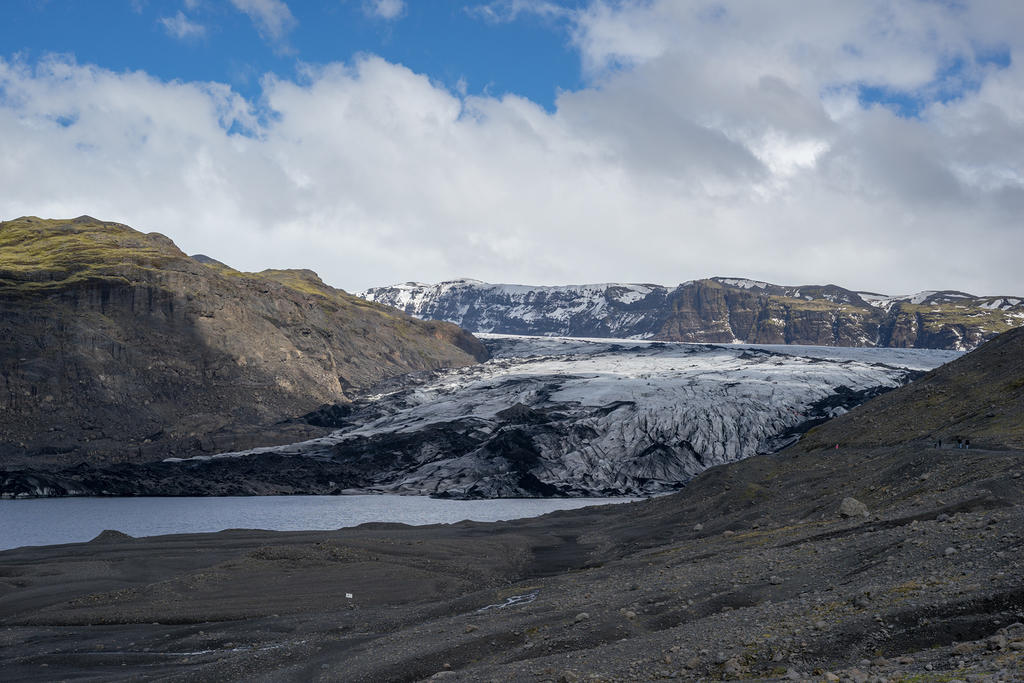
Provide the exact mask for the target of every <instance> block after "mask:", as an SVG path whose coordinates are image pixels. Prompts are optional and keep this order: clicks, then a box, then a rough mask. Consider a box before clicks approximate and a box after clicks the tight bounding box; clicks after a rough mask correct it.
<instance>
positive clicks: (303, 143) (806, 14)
mask: <svg viewBox="0 0 1024 683" xmlns="http://www.w3.org/2000/svg"><path fill="white" fill-rule="evenodd" d="M718 6H720V7H721V8H722V11H716V12H709V11H707V10H706V9H702V7H701V6H698V5H696V4H693V3H677V2H643V3H641V2H623V3H617V4H614V5H612V4H607V3H604V4H602V3H597V4H593V5H590V6H588V7H585V8H584V9H583V10H582V11H580V12H579V13H577V14H575V15H574V16H573V18H572V27H571V30H572V33H571V36H572V40H573V41H575V45H577V47H578V49H579V50H580V55H581V60H582V62H583V63H584V64H586V65H588V67H587V68H588V74H589V77H590V78H591V79H592V80H591V85H589V86H588V87H586V88H583V89H581V90H579V91H576V92H566V93H563V94H562V95H561V96H560V97H559V99H558V101H557V107H556V110H555V111H554V112H548V111H545V110H544V109H543V108H542V107H540V106H538V105H537V104H535V103H533V102H530V101H528V100H526V99H523V98H519V97H515V96H505V97H503V98H493V97H486V96H467V95H465V94H463V93H459V92H452V91H449V90H446V89H445V88H443V87H441V86H439V85H437V84H436V83H435V82H432V81H431V80H430V79H429V78H428V77H427V76H426V75H421V74H416V73H413V72H412V71H410V70H409V69H407V68H404V67H402V66H398V65H395V64H391V63H388V62H386V61H384V60H382V59H380V58H376V57H372V56H368V57H364V58H360V59H358V60H356V61H355V62H353V63H351V64H329V65H324V66H321V67H309V68H307V69H306V71H305V73H304V74H302V77H301V78H300V79H298V80H296V81H293V80H287V79H281V78H275V77H269V76H268V77H265V78H264V80H263V82H262V92H261V94H260V97H259V98H258V99H256V100H253V101H246V100H245V99H243V98H242V97H240V96H239V95H238V94H237V93H234V92H233V91H232V90H231V89H230V88H229V87H228V86H225V85H219V84H202V83H180V82H163V81H160V80H158V79H155V78H152V77H149V76H147V75H146V74H141V73H115V72H111V71H106V70H103V69H99V68H95V67H90V66H82V65H77V64H75V63H73V62H67V61H64V60H60V59H51V60H47V61H44V62H43V63H41V64H39V65H35V66H30V65H26V64H23V63H19V62H3V61H0V92H3V93H4V97H3V99H0V186H2V187H3V188H4V192H3V193H0V216H2V217H4V218H10V217H14V216H18V215H22V214H36V215H45V216H75V215H79V214H82V213H88V214H91V215H95V216H98V217H102V218H106V219H111V220H119V221H122V222H125V223H128V224H130V225H134V226H136V227H137V228H139V229H142V230H156V231H160V232H164V233H166V234H168V235H169V236H171V237H172V238H174V239H175V240H176V241H177V242H178V243H179V244H180V245H181V246H182V248H183V249H185V250H186V251H188V252H190V253H192V252H203V253H206V254H209V255H211V256H213V257H215V258H218V259H221V260H223V261H225V262H227V263H230V264H232V265H234V266H236V267H240V268H245V269H262V268H266V267H311V268H313V269H315V270H317V271H319V272H320V273H321V274H322V275H323V276H324V278H325V279H326V280H327V281H328V282H331V283H332V284H335V285H337V286H341V287H345V288H347V289H361V288H363V287H366V286H370V285H376V284H387V283H391V282H400V281H407V280H424V281H436V280H439V279H443V278H449V277H455V276H460V275H466V276H474V277H479V278H481V279H486V280H491V281H505V282H509V281H511V282H527V283H538V284H555V283H568V282H587V281H590V282H594V281H608V280H627V281H646V282H661V283H666V284H672V283H676V282H679V281H682V280H687V279H690V278H695V277H703V276H709V275H731V276H747V277H754V278H757V279H762V280H768V281H773V282H779V283H783V284H804V283H812V282H817V283H823V282H834V283H836V284H840V285H845V286H849V287H855V288H861V289H871V290H876V291H883V292H889V293H906V292H913V291H918V290H922V289H938V288H956V289H963V290H966V291H973V292H976V293H979V294H989V293H991V294H1024V291H1022V288H1024V285H1022V283H1021V281H1020V279H1019V275H1017V273H1018V272H1019V263H1018V262H1019V258H1020V254H1021V253H1024V229H1022V228H1021V225H1020V216H1021V215H1022V212H1024V160H1022V158H1021V155H1020V154H1019V150H1020V149H1022V148H1024V95H1022V93H1024V63H1022V62H1021V60H1020V59H1019V58H1018V56H1019V55H1020V54H1021V52H1020V50H1021V48H1022V47H1024V45H1022V43H1024V31H1021V30H1019V29H1020V28H1021V27H1022V26H1024V5H1017V4H1016V3H1007V4H1004V5H997V4H996V3H995V2H992V3H985V4H983V5H975V4H973V3H972V4H971V5H967V6H965V7H964V8H963V9H960V10H950V9H949V8H948V7H947V6H944V5H941V4H938V3H915V4H914V5H912V6H911V5H908V4H903V3H900V4H893V3H870V4H869V3H848V2H845V0H836V1H835V2H826V0H820V2H819V3H813V4H811V5H807V4H806V3H784V2H780V3H773V4H772V5H771V7H766V6H764V5H763V4H762V3H748V2H723V3H719V4H718ZM819 6H820V9H819ZM894 7H895V8H896V9H893V8H894ZM908 7H918V8H919V11H918V12H916V13H914V12H909V11H907V9H906V8H908ZM1018 8H1020V9H1018ZM897 10H898V11H897ZM978 45H1001V46H1005V50H1008V51H1009V53H1010V55H1011V59H1010V61H1009V64H1008V65H1006V66H1005V68H1002V67H1000V66H996V65H992V64H985V63H984V60H980V61H979V60H975V59H974V58H973V56H972V55H973V54H974V52H973V51H974V50H975V49H976V46H978ZM950 55H962V56H963V57H964V58H965V59H966V60H967V62H968V63H969V66H970V68H972V69H977V70H978V71H979V73H980V74H981V75H980V77H979V79H978V81H977V85H976V87H972V88H970V89H966V90H964V91H963V92H962V93H961V94H960V96H959V97H957V98H954V99H951V100H948V101H945V102H942V101H933V100H927V99H926V101H923V103H922V108H921V112H920V116H919V117H918V118H900V117H898V116H896V115H895V114H894V113H893V112H892V111H891V110H889V109H887V108H886V107H885V106H880V105H878V106H866V105H865V104H863V103H862V102H861V101H860V100H859V99H858V87H859V86H860V84H863V83H868V84H874V85H878V86H888V87H891V88H898V89H910V90H911V91H915V92H916V90H914V89H921V91H922V92H925V91H927V92H931V91H928V90H927V89H928V87H929V84H930V83H932V81H933V80H934V79H935V75H936V73H937V72H938V71H940V70H941V68H942V64H944V63H946V61H944V60H948V58H949V57H950ZM239 128H241V129H243V130H248V131H251V134H249V135H245V136H243V135H239V134H237V133H235V132H230V133H229V132H228V131H229V130H231V131H236V130H238V129H239Z"/></svg>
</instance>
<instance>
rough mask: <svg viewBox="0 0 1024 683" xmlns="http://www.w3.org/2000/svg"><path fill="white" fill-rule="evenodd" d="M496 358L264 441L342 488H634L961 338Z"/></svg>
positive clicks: (892, 380) (715, 461) (548, 348)
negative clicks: (289, 436) (318, 431)
mask: <svg viewBox="0 0 1024 683" xmlns="http://www.w3.org/2000/svg"><path fill="white" fill-rule="evenodd" d="M481 338H482V340H483V341H484V342H485V344H486V345H487V346H488V348H489V350H490V351H491V355H492V358H491V359H490V360H489V361H487V362H485V363H482V364H480V365H476V366H471V367H467V368H460V369H457V370H448V371H439V372H431V373H419V374H414V375H410V376H406V377H404V378H401V379H398V380H393V381H391V382H390V383H388V384H386V385H383V386H382V387H380V388H379V390H377V391H376V392H375V393H373V394H371V395H367V396H364V397H362V398H360V399H358V400H356V401H355V402H354V403H353V404H351V405H349V406H345V408H344V410H343V411H341V413H343V416H342V417H341V418H340V420H339V422H338V424H337V429H336V430H335V431H333V432H332V433H331V434H329V435H328V436H325V437H321V438H318V439H313V440H310V441H304V442H301V443H295V444H290V445H287V446H278V447H271V448H259V449H252V450H247V451H238V452H233V453H222V454H219V455H213V456H210V455H203V456H197V457H196V458H192V459H190V460H191V461H195V460H197V459H211V458H225V457H232V458H238V457H252V456H260V455H263V454H273V455H278V456H280V455H283V456H294V457H308V458H320V459H328V460H331V461H333V462H334V463H339V464H341V465H343V466H344V472H345V475H346V477H345V481H346V487H347V490H348V491H349V492H356V491H360V492H367V491H372V492H388V493H404V494H420V495H425V494H426V495H435V496H443V497H456V498H508V497H538V496H637V495H652V494H658V493H664V492H668V491H672V490H675V489H677V488H679V487H680V486H682V485H684V484H685V483H686V482H687V481H688V480H690V479H691V478H692V477H693V476H695V475H696V474H698V473H699V472H701V471H702V470H704V469H706V468H708V467H712V466H714V465H720V464H724V463H728V462H732V461H735V460H739V459H741V458H746V457H749V456H751V455H754V454H758V453H770V452H773V451H775V450H778V449H780V448H782V447H784V446H785V445H787V444H789V443H792V442H793V441H795V440H796V439H798V438H799V435H800V434H801V433H803V432H804V431H806V429H808V428H809V427H811V426H813V425H815V424H818V423H820V422H822V421H824V420H827V419H829V418H830V417H833V416H835V415H838V414H842V413H843V412H845V411H847V410H850V409H851V408H853V407H854V406H856V405H857V404H859V403H860V402H863V401H864V400H866V399H867V398H870V397H872V396H874V395H877V394H879V393H882V392H884V391H887V390H889V389H892V388H895V387H897V386H900V385H901V384H903V383H905V382H907V381H908V380H909V379H911V378H913V377H915V376H917V375H918V374H920V373H921V372H922V371H924V370H928V369H931V368H933V367H936V366H938V365H941V364H943V363H945V362H948V361H949V360H952V359H953V358H956V357H957V356H959V355H960V352H957V351H945V350H925V349H877V348H875V349H867V348H848V347H806V346H804V347H801V346H792V345H786V346H779V347H764V346H756V345H713V344H687V343H672V342H652V341H643V340H625V339H619V340H609V339H581V338H558V337H517V336H505V335H481Z"/></svg>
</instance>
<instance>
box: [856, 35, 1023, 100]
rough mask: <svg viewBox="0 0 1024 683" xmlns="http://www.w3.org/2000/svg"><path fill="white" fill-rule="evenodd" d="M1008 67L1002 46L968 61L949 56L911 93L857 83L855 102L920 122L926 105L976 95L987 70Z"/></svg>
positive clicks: (1006, 52)
mask: <svg viewBox="0 0 1024 683" xmlns="http://www.w3.org/2000/svg"><path fill="white" fill-rule="evenodd" d="M1010 63H1011V58H1010V51H1009V48H1007V47H1005V46H1001V47H995V48H987V49H976V50H975V52H974V54H973V55H971V56H970V57H966V56H964V55H953V56H950V57H948V58H946V59H943V60H942V61H941V63H940V65H939V67H938V69H937V70H936V72H935V76H934V78H932V80H931V81H930V82H928V83H926V84H924V85H923V86H921V87H919V88H915V89H913V90H903V89H899V88H892V87H889V86H885V85H876V84H868V83H859V84H857V100H858V101H859V102H860V105H861V106H862V107H871V106H874V105H881V106H883V107H886V108H888V109H890V110H892V111H893V113H895V114H896V115H897V116H899V117H901V118H920V116H921V112H922V111H923V110H924V109H925V108H927V107H928V105H930V104H934V103H936V102H938V103H942V104H945V103H948V102H952V101H954V100H958V99H961V98H962V97H963V96H964V95H966V94H968V93H973V92H977V91H978V90H979V89H980V88H981V84H982V82H983V81H984V78H985V75H986V73H987V72H988V71H989V70H990V69H992V68H995V69H1005V68H1007V67H1009V66H1010Z"/></svg>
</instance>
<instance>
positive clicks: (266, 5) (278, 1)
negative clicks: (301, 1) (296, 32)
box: [231, 0, 298, 44]
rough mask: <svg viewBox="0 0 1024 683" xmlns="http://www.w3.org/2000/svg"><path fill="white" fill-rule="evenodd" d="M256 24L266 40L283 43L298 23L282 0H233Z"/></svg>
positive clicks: (233, 3) (236, 6) (232, 2)
mask: <svg viewBox="0 0 1024 683" xmlns="http://www.w3.org/2000/svg"><path fill="white" fill-rule="evenodd" d="M231 4H232V5H234V6H235V8H236V9H238V10H239V11H241V12H244V13H245V14H247V15H248V16H249V18H250V19H251V20H252V23H253V24H255V25H256V30H257V31H259V33H260V36H262V37H263V39H264V40H268V41H270V42H273V43H279V44H280V43H282V42H283V41H284V40H285V39H286V38H287V36H288V34H289V33H290V32H291V30H292V29H293V28H295V26H296V24H297V23H298V22H297V21H296V20H295V17H294V16H293V15H292V12H291V10H290V9H288V5H286V4H285V3H284V2H283V1H282V0H231Z"/></svg>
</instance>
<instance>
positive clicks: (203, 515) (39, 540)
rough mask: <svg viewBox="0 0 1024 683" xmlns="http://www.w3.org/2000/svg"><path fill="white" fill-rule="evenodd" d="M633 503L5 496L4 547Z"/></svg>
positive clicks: (1, 506) (483, 517)
mask: <svg viewBox="0 0 1024 683" xmlns="http://www.w3.org/2000/svg"><path fill="white" fill-rule="evenodd" d="M632 500H636V499H635V498H512V499H499V500H443V499H436V498H428V497H425V496H397V495H351V496H252V497H208V498H143V497H139V498H37V499H30V500H0V550H7V549H10V548H17V547H20V546H27V545H33V546H35V545H53V544H58V543H81V542H84V541H89V540H92V539H93V538H95V537H96V536H97V535H98V534H99V533H100V532H102V531H103V530H104V529H116V530H117V531H122V532H124V533H126V534H128V535H129V536H159V535H162V534H194V533H205V532H214V531H223V530H224V529H268V530H274V531H301V530H311V529H340V528H342V527H352V526H358V525H360V524H364V523H367V522H397V523H402V524H411V525H422V524H452V523H454V522H459V521H462V520H473V521H478V522H495V521H499V520H508V519H519V518H522V517H536V516H539V515H543V514H546V513H548V512H553V511H555V510H571V509H575V508H580V507H586V506H588V505H605V504H610V503H626V502H630V501H632Z"/></svg>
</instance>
